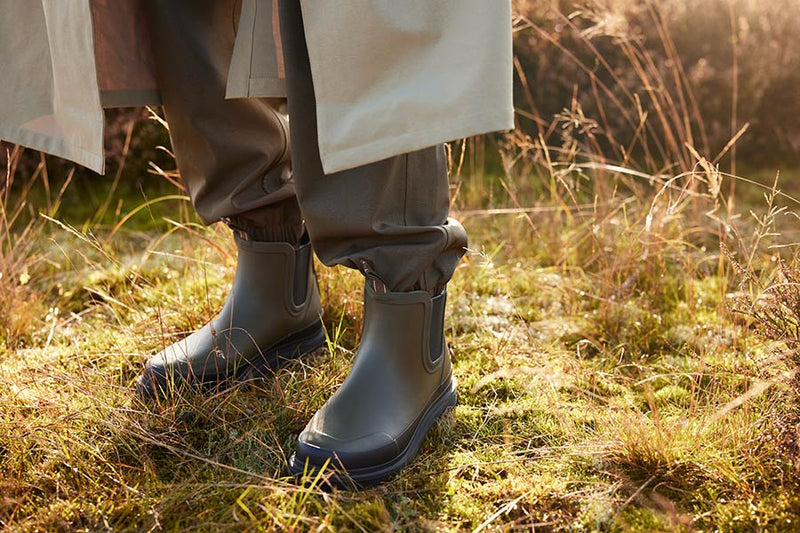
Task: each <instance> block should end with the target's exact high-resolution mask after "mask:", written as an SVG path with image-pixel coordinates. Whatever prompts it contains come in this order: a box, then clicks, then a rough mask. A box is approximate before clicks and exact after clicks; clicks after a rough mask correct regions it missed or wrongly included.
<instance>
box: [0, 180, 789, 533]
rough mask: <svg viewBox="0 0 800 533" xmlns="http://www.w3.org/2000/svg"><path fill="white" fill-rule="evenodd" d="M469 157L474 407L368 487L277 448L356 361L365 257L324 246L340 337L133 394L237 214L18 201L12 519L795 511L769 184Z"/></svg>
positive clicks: (296, 526) (214, 275)
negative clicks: (632, 178)
mask: <svg viewBox="0 0 800 533" xmlns="http://www.w3.org/2000/svg"><path fill="white" fill-rule="evenodd" d="M465 174H466V172H465ZM479 174H480V173H477V172H476V173H475V175H467V177H462V176H460V175H459V176H455V177H454V178H453V183H454V213H455V215H456V216H457V217H459V218H460V219H461V220H462V221H463V223H464V225H465V227H466V228H467V230H468V231H469V234H470V251H469V253H468V254H467V256H466V257H465V259H464V261H463V262H462V263H461V265H460V267H459V269H458V271H457V272H456V275H455V277H454V279H453V281H452V282H451V284H450V286H449V294H450V300H449V313H448V318H447V336H448V338H449V341H450V347H451V349H452V352H453V361H454V372H455V375H456V378H457V380H458V383H459V393H460V398H459V405H458V406H457V407H456V408H455V409H454V410H453V412H452V413H450V414H448V415H447V416H446V417H445V418H444V419H442V420H441V422H440V423H439V424H438V425H437V426H436V427H435V429H434V430H433V431H432V433H431V434H430V436H429V437H428V439H427V441H426V443H425V445H424V447H423V448H422V450H421V452H420V455H419V457H418V458H417V460H416V461H415V462H414V463H413V464H412V465H411V466H410V467H409V468H408V469H407V470H406V471H405V472H403V473H402V474H401V475H400V476H398V477H397V478H395V479H394V480H392V481H389V482H388V483H385V484H383V485H381V486H379V487H377V488H374V489H370V490H366V491H361V492H344V491H339V492H332V493H329V492H325V491H322V490H320V489H319V488H318V485H315V484H313V483H312V484H311V486H302V485H299V484H298V483H297V482H296V480H295V479H293V478H292V477H291V476H290V473H289V470H288V467H287V458H288V456H289V455H291V453H292V451H293V448H294V444H295V439H296V438H297V435H298V433H299V431H300V430H301V429H302V428H303V426H304V425H305V423H306V421H307V420H308V419H309V418H310V416H311V415H312V414H313V412H314V411H315V410H316V409H317V408H319V407H320V406H321V405H322V403H323V402H324V401H325V399H326V398H327V397H328V396H329V395H330V394H331V393H332V392H333V391H334V390H335V389H336V387H337V386H338V384H339V383H341V381H342V380H343V378H344V377H345V376H346V374H347V371H348V368H349V365H350V363H351V361H352V356H353V354H354V349H355V347H356V346H357V342H358V335H359V331H360V326H361V299H360V298H361V296H360V290H361V283H362V281H361V277H360V275H359V274H358V273H355V272H350V271H346V270H345V269H342V268H339V269H328V268H325V267H323V266H321V265H317V266H318V272H319V278H320V280H319V281H320V288H321V294H322V299H323V306H324V309H325V315H324V320H325V325H326V328H327V331H328V342H327V346H326V347H325V348H324V349H321V350H319V351H318V352H317V353H315V354H313V355H312V356H310V357H307V358H304V359H303V360H301V361H296V362H292V363H290V364H288V365H286V366H284V367H283V368H280V369H279V370H278V371H277V372H275V374H274V376H271V377H270V378H269V379H266V380H262V381H258V382H253V383H249V384H246V385H241V386H235V387H232V388H228V389H225V390H219V391H214V392H213V393H212V394H210V395H197V394H189V393H187V394H184V395H183V396H180V397H177V398H175V399H171V400H167V401H162V402H160V403H157V404H144V403H142V402H140V401H139V400H137V399H136V398H135V397H134V395H133V393H132V385H133V381H134V379H135V377H136V375H137V374H138V373H139V372H140V370H141V368H142V365H143V363H144V361H145V360H146V358H147V357H148V355H151V354H153V353H154V352H156V351H158V349H159V348H160V347H161V346H163V345H164V344H165V343H168V342H171V341H172V340H174V339H176V338H178V337H180V336H182V335H185V334H186V333H187V332H189V331H191V330H193V329H195V328H197V327H199V326H200V325H202V324H203V323H204V322H205V321H206V320H208V319H209V318H210V317H211V316H213V314H214V313H215V312H216V310H218V309H219V307H220V306H221V304H222V302H223V300H224V298H225V295H226V289H227V287H228V285H229V283H230V280H231V277H232V275H233V269H234V266H235V248H234V246H233V243H232V240H231V239H230V236H229V234H228V231H227V229H225V228H224V227H216V228H204V227H202V226H200V225H198V224H197V223H196V222H193V219H192V217H191V215H190V214H189V210H188V209H187V202H186V200H185V199H180V198H176V197H175V195H174V193H172V194H169V195H168V194H164V195H162V197H153V196H149V197H148V198H149V200H147V201H145V200H144V199H142V197H141V194H140V196H139V198H138V199H137V198H136V195H135V194H133V195H131V196H132V198H128V199H127V200H126V202H127V203H125V204H124V205H123V204H120V209H117V212H116V213H112V214H111V215H108V216H106V217H104V218H103V220H95V219H93V218H92V217H91V216H90V215H87V214H86V212H85V210H82V209H81V206H80V201H79V200H77V199H76V198H75V197H70V193H69V192H68V190H69V189H67V192H64V193H63V201H62V205H60V206H59V205H55V204H56V202H52V201H51V202H50V208H51V209H49V210H48V209H45V208H42V207H38V208H37V210H38V211H39V212H41V213H42V214H41V215H39V216H36V217H33V218H32V219H31V220H32V222H31V223H30V225H29V226H27V228H28V230H27V233H22V232H21V230H20V229H19V228H20V225H21V224H20V222H19V221H20V220H23V219H25V212H27V211H25V209H23V213H22V214H21V215H19V218H18V219H17V221H16V222H15V223H14V224H15V225H14V228H16V229H15V230H14V231H11V230H9V229H8V227H7V226H8V222H6V226H4V227H3V229H4V231H5V234H4V241H3V242H4V244H3V256H2V258H3V260H4V261H5V263H4V264H5V267H4V269H3V271H2V273H3V277H2V278H0V294H2V298H3V299H2V300H0V303H2V305H3V306H4V308H5V309H4V313H6V316H5V317H4V318H3V320H4V322H3V324H2V325H3V330H4V333H3V337H2V339H3V345H2V347H0V402H2V403H0V405H2V409H1V410H0V472H2V479H0V494H2V496H1V497H0V524H2V525H4V526H5V527H6V528H7V529H8V530H9V531H32V530H39V531H50V530H62V531H74V530H92V531H95V530H112V529H113V530H121V531H151V530H152V531H159V530H172V531H174V530H186V529H190V530H203V531H218V530H235V531H239V530H274V529H278V528H280V529H287V530H321V531H339V530H353V531H376V530H409V531H414V530H423V531H427V530H442V531H450V530H473V531H483V530H486V531H492V530H515V529H521V530H536V531H673V530H678V531H717V530H718V531H792V530H798V531H800V525H798V524H800V522H798V521H800V493H799V492H798V491H797V488H798V487H797V467H798V462H797V454H796V452H797V441H798V437H797V431H798V430H797V428H798V427H800V425H798V421H800V416H798V415H799V414H800V412H799V411H798V407H797V405H798V404H797V401H796V393H795V391H796V386H795V380H794V374H793V372H792V369H793V368H794V364H793V360H794V359H796V357H794V356H793V355H792V354H793V353H794V352H793V351H792V348H793V347H794V346H795V345H794V344H792V339H791V324H792V322H791V321H792V317H793V316H795V315H792V313H791V309H789V307H791V305H790V304H791V302H789V303H787V302H784V301H782V300H781V294H783V293H780V294H777V293H774V292H770V290H769V289H767V288H766V287H767V286H768V285H769V284H770V283H775V282H780V280H781V279H783V278H781V277H780V272H779V270H780V260H779V257H780V256H779V252H780V251H782V250H784V249H782V248H779V249H775V248H770V246H771V245H774V244H776V243H779V240H780V239H779V238H778V237H776V236H775V235H773V233H777V232H776V231H771V228H772V229H774V228H775V227H777V226H778V225H780V224H781V220H783V219H784V218H782V217H785V212H780V211H779V210H780V207H779V206H778V204H779V203H780V202H779V198H778V199H773V201H772V203H773V204H774V205H763V204H764V201H763V200H760V203H761V204H762V205H761V210H760V211H758V209H756V208H754V209H756V211H755V214H756V215H758V213H762V214H761V215H758V216H759V217H761V218H760V219H756V218H754V216H751V215H741V216H737V214H736V213H733V212H728V211H726V209H727V208H728V207H730V206H729V205H728V204H726V203H725V201H724V200H721V198H723V196H721V193H719V192H718V191H716V189H715V190H711V191H710V192H709V191H708V190H706V189H704V187H706V185H707V183H708V182H709V179H707V176H705V175H700V174H699V175H698V176H695V179H696V183H697V184H699V185H697V187H695V186H694V185H692V187H694V189H692V187H688V188H687V187H683V188H681V187H674V185H675V183H672V184H671V185H669V184H668V181H667V180H662V181H661V182H659V183H655V184H648V185H647V187H645V188H644V189H640V190H637V191H636V194H635V195H634V194H633V193H632V191H631V190H627V191H626V190H625V189H624V188H623V187H620V188H616V189H614V190H613V192H610V193H609V192H605V193H603V194H605V196H598V195H597V194H595V196H596V197H597V198H596V199H594V200H593V197H592V194H593V193H592V191H591V190H589V191H588V192H587V190H585V189H586V184H585V183H584V184H583V185H580V186H576V185H571V186H570V187H566V186H565V188H562V189H559V190H560V191H561V192H559V193H557V192H556V189H553V188H549V189H548V185H547V184H548V183H550V184H551V183H552V182H553V181H552V180H549V179H548V177H547V176H544V177H543V178H544V179H540V178H541V176H540V177H536V178H535V179H534V178H533V177H531V176H527V177H525V176H523V177H517V178H515V179H514V180H512V179H511V178H510V177H509V176H505V177H503V178H502V180H499V179H497V178H494V177H491V176H481V175H479ZM592 177H593V179H616V178H615V177H613V176H609V175H608V174H602V173H600V172H598V175H594V176H592ZM691 179H692V178H691V177H687V180H691ZM711 181H713V180H711ZM106 183H107V182H106ZM531 183H540V184H542V183H543V184H545V186H542V187H540V186H538V185H531ZM687 183H688V181H687ZM503 185H504V186H503ZM97 186H98V187H101V186H106V187H107V185H99V184H98V185H97ZM581 187H583V190H581ZM742 187H743V186H742V185H740V190H739V191H738V194H740V195H742V194H744V193H743V192H742ZM753 187H756V186H753ZM690 189H692V190H693V191H694V192H693V193H692V194H688V193H687V191H689V190H690ZM158 190H159V191H163V187H160V188H158ZM765 190H767V191H769V187H767V188H766V189H765ZM34 192H35V191H34ZM23 193H24V191H23ZM595 193H596V191H595ZM18 194H21V193H18ZM31 194H33V193H31ZM760 195H761V188H758V187H756V188H755V190H754V191H752V194H751V196H752V197H754V198H759V197H760ZM778 196H779V195H778ZM100 197H102V195H100ZM19 199H20V196H16V197H9V198H6V200H5V203H4V205H5V207H4V217H3V218H4V220H6V221H9V220H10V218H11V215H12V214H13V212H14V211H13V208H14V207H16V206H19V205H23V204H22V202H21V201H20V200H19ZM767 200H768V201H769V195H768V197H767ZM757 203H758V202H754V204H753V205H756V204H757ZM789 204H790V206H791V202H789ZM129 205H130V207H129ZM82 207H84V208H85V207H86V206H82ZM770 208H772V211H770ZM92 209H93V208H92ZM134 209H136V210H137V213H136V214H135V215H134V216H132V217H130V218H126V216H125V214H126V213H128V212H131V211H133V210H134ZM745 209H749V208H745ZM498 210H499V211H498ZM739 212H740V213H741V212H745V213H746V211H742V210H741V209H740V210H739ZM48 213H49V215H50V216H48ZM770 213H772V215H770ZM770 216H771V217H772V218H769V217H770ZM22 227H25V225H24V224H22ZM720 242H724V243H726V244H727V248H721V247H720ZM751 252H752V253H751ZM726 254H727V255H726ZM790 266H791V265H788V266H785V268H786V269H789V268H790ZM748 275H749V276H751V277H750V278H748ZM787 275H789V276H790V275H791V271H789V270H787ZM748 279H749V281H748ZM742 280H745V282H746V283H745V284H741V283H740V282H741V281H742ZM784 296H785V295H784ZM753 301H755V304H753ZM787 306H788V307H787ZM759 309H760V310H761V311H762V313H761V315H759V313H758V312H757V311H758V310H759ZM770 312H772V314H770ZM764 316H775V317H777V319H776V320H777V322H776V324H777V326H775V325H774V324H773V326H774V327H773V329H772V330H770V329H769V327H767V326H768V325H769V324H767V322H768V321H765V319H764ZM765 324H766V325H765ZM781 325H783V326H786V328H785V329H784V330H780V328H781Z"/></svg>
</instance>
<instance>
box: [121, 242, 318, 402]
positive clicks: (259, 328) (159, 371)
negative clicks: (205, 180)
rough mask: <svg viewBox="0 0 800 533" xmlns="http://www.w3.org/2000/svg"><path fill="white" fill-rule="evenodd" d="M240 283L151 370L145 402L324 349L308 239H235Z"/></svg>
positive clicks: (251, 374)
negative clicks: (294, 242) (292, 242)
mask: <svg viewBox="0 0 800 533" xmlns="http://www.w3.org/2000/svg"><path fill="white" fill-rule="evenodd" d="M234 238H235V239H236V247H237V250H238V258H237V266H236V275H235V277H234V280H233V286H232V288H231V292H230V294H229V295H228V298H227V300H226V301H225V305H224V307H223V308H222V311H220V313H219V314H218V315H217V316H216V317H215V318H214V319H212V320H211V321H210V322H209V323H208V324H206V325H205V326H203V327H202V328H201V329H200V330H198V331H196V332H194V333H192V334H191V335H189V336H188V337H186V338H185V339H182V340H180V341H178V342H176V343H174V344H172V345H171V346H168V347H167V348H165V349H164V350H162V351H161V352H160V353H158V354H157V355H155V356H153V357H152V358H151V359H150V360H149V361H147V363H146V364H145V369H144V372H143V373H142V375H141V376H139V378H138V379H137V381H136V389H137V393H138V394H139V396H140V397H142V398H144V399H152V398H154V397H156V396H166V395H168V394H170V393H171V392H173V391H174V390H175V389H176V388H180V387H182V386H187V385H189V386H193V387H196V388H201V389H202V388H203V387H208V386H216V385H222V384H226V383H228V382H231V381H235V380H247V379H251V378H255V377H259V376H261V375H264V374H265V373H266V372H267V371H269V370H270V369H273V368H274V367H275V366H276V365H277V363H278V362H279V361H280V360H281V359H289V358H293V357H297V356H300V355H303V354H306V353H309V352H312V351H314V350H315V349H317V348H319V347H320V346H322V345H323V344H324V342H325V329H324V327H323V325H322V321H321V319H320V300H319V291H318V289H317V283H316V277H315V275H314V268H313V263H312V259H313V254H312V250H311V243H310V242H308V239H307V237H306V238H305V239H304V241H303V242H301V244H300V245H298V246H296V247H295V246H292V245H290V244H288V243H283V242H260V241H253V240H245V239H244V238H242V236H240V235H239V234H238V233H237V232H235V233H234Z"/></svg>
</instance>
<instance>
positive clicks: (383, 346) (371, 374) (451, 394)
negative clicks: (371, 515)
mask: <svg viewBox="0 0 800 533" xmlns="http://www.w3.org/2000/svg"><path fill="white" fill-rule="evenodd" d="M364 295H365V303H364V330H363V333H362V337H361V345H360V346H359V348H358V352H357V353H356V356H355V361H354V363H353V369H352V370H351V372H350V374H349V375H348V376H347V379H346V380H345V381H344V383H343V384H342V386H341V387H340V388H339V389H338V390H337V391H336V393H335V394H334V395H333V396H332V397H331V398H330V399H329V400H328V401H327V402H326V403H325V405H324V406H323V407H322V408H321V409H320V410H319V411H317V413H316V414H314V416H313V418H312V419H311V421H310V422H309V423H308V425H307V426H306V428H305V429H304V430H303V432H302V433H301V434H300V437H299V439H298V443H297V449H296V452H295V454H294V455H293V456H292V458H291V460H290V468H291V470H292V472H293V473H294V474H296V475H303V474H306V475H309V476H313V475H316V474H317V473H319V471H320V470H321V469H322V468H323V467H327V469H331V470H333V472H334V473H333V474H332V476H331V478H330V480H329V481H330V484H332V485H334V486H338V487H342V488H355V487H358V486H368V485H373V484H375V483H378V482H380V481H382V480H384V479H386V478H388V477H389V476H391V475H393V474H395V473H396V472H398V471H399V470H400V469H402V468H403V467H404V466H406V465H407V464H408V463H409V462H410V461H411V460H412V459H413V458H414V456H415V455H416V454H417V452H418V451H419V448H420V446H421V445H422V442H423V441H424V439H425V436H426V435H427V433H428V431H429V430H430V429H431V427H433V425H434V424H435V423H436V420H437V419H438V418H439V417H440V416H441V415H442V414H443V413H444V412H445V411H446V410H447V409H448V408H449V407H451V406H454V405H455V404H456V384H455V380H454V379H453V377H452V371H451V365H450V354H449V351H448V348H447V344H446V343H445V340H444V308H445V301H446V298H447V294H446V292H445V291H444V290H443V291H442V292H441V294H439V295H438V296H436V297H434V298H431V296H430V294H429V293H428V292H427V291H412V292H386V293H379V292H376V290H375V288H374V287H373V283H371V282H370V281H368V282H367V284H366V288H365V289H364Z"/></svg>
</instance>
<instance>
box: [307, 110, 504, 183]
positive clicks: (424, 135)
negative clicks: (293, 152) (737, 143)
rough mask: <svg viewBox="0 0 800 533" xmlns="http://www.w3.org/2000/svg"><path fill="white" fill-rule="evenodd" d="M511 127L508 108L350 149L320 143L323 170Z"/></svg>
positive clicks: (351, 165) (354, 165)
mask: <svg viewBox="0 0 800 533" xmlns="http://www.w3.org/2000/svg"><path fill="white" fill-rule="evenodd" d="M512 129H514V112H513V110H509V111H508V112H505V113H490V114H486V113H478V114H472V115H462V116H460V117H459V119H458V120H452V119H449V120H448V124H447V126H445V127H440V128H430V127H428V128H425V129H421V130H414V131H407V132H404V133H401V134H399V135H394V136H391V137H384V138H381V139H378V140H376V141H374V142H371V143H369V144H362V145H359V146H357V147H355V148H351V149H348V150H332V149H331V148H330V147H325V146H322V145H321V146H320V158H321V159H322V170H323V171H324V172H325V174H333V173H335V172H341V171H343V170H348V169H351V168H355V167H360V166H363V165H367V164H369V163H374V162H375V161H380V160H383V159H387V158H389V157H394V156H397V155H400V154H404V153H408V152H414V151H416V150H421V149H423V148H427V147H429V146H435V145H437V144H440V143H443V142H448V141H452V140H455V139H461V138H463V137H471V136H473V135H480V134H482V133H490V132H493V131H505V130H512Z"/></svg>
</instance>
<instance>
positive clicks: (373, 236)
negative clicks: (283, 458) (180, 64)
mask: <svg viewBox="0 0 800 533" xmlns="http://www.w3.org/2000/svg"><path fill="white" fill-rule="evenodd" d="M280 20H281V37H282V39H283V49H284V59H285V64H286V74H287V89H288V95H289V113H290V116H291V118H292V149H293V153H294V154H295V180H296V183H297V191H298V197H299V199H300V205H301V209H302V211H303V214H304V216H305V220H306V224H307V225H308V230H309V233H310V235H311V239H312V242H313V244H314V248H315V251H316V252H317V254H318V255H319V257H320V259H321V260H322V261H323V262H324V263H326V264H331V265H332V264H340V265H345V266H348V267H353V268H359V269H361V270H362V272H364V274H365V275H366V276H367V278H368V280H370V281H371V282H368V283H366V284H365V307H364V330H363V333H362V336H361V345H360V346H359V349H358V353H357V355H356V358H355V361H354V363H353V369H352V371H351V372H350V375H349V376H348V377H347V379H346V380H345V382H344V384H343V385H342V386H341V387H340V388H339V389H338V391H337V392H336V394H334V395H333V396H332V397H331V398H330V399H329V400H328V402H326V404H325V405H324V406H323V407H322V409H320V411H318V412H317V413H316V414H315V415H314V417H313V418H312V419H311V421H310V422H309V423H308V425H307V426H306V428H305V430H304V431H303V432H302V433H301V435H300V437H299V442H298V445H297V451H296V453H295V455H294V456H293V457H292V460H291V465H290V466H291V468H292V471H293V472H295V473H296V474H302V473H303V472H305V471H310V472H313V471H314V470H317V469H320V468H321V467H322V466H323V465H324V464H325V462H326V461H330V464H331V466H332V467H335V468H338V470H339V473H338V474H337V476H335V477H334V479H335V480H338V481H336V482H338V483H341V484H344V485H348V484H350V483H351V482H355V483H357V484H363V485H368V484H372V483H376V482H379V481H381V480H383V479H385V478H386V477H388V476H390V475H392V474H394V473H395V472H397V471H398V470H400V469H401V468H402V467H403V466H405V465H406V464H407V463H408V462H409V461H410V460H411V459H412V458H413V457H414V456H415V455H416V453H417V451H418V450H419V447H420V445H421V444H422V441H423V440H424V438H425V436H426V434H427V432H428V430H429V429H430V428H431V427H432V425H433V424H434V423H435V421H436V420H437V418H438V417H439V416H440V415H441V414H442V413H443V412H444V411H445V410H446V409H447V408H448V407H449V406H451V405H453V404H454V403H455V396H456V392H455V384H454V381H453V380H452V377H451V367H450V355H449V351H448V349H447V346H446V344H445V341H444V335H443V329H444V325H443V321H444V307H445V299H446V292H445V290H444V286H445V284H446V283H447V281H448V280H449V279H450V277H451V276H452V274H453V271H454V269H455V267H456V264H457V263H458V260H459V259H460V257H461V256H462V255H463V253H464V249H465V246H466V244H467V241H466V234H465V232H464V229H463V228H462V227H461V225H460V224H458V223H457V222H455V221H452V220H449V221H448V220H447V212H448V208H449V198H448V184H447V172H446V166H445V160H444V157H443V151H442V149H441V147H433V148H429V149H425V150H421V151H419V152H414V153H411V154H406V155H401V156H398V157H393V158H390V159H387V160H384V161H379V162H377V163H373V164H371V165H367V166H364V167H359V168H355V169H351V170H347V171H344V172H339V173H336V174H332V175H325V174H324V173H323V172H322V166H321V164H320V160H319V149H318V146H317V127H316V113H315V107H314V102H315V98H314V88H313V84H312V79H311V72H310V68H309V63H308V55H307V50H306V45H305V39H304V37H303V22H302V15H301V12H300V6H299V2H298V0H281V2H280Z"/></svg>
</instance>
